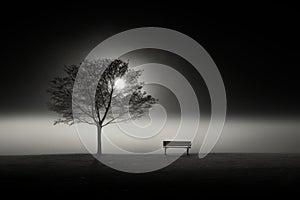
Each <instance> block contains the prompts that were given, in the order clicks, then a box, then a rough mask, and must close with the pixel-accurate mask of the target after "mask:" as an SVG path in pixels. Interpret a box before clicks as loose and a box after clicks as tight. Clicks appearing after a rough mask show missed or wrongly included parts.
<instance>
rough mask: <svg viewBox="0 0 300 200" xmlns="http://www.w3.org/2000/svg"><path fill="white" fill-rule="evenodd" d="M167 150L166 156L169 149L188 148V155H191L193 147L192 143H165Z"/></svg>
mask: <svg viewBox="0 0 300 200" xmlns="http://www.w3.org/2000/svg"><path fill="white" fill-rule="evenodd" d="M163 147H164V148H165V155H167V148H186V154H187V155H189V150H190V148H191V147H192V143H191V142H190V141H163Z"/></svg>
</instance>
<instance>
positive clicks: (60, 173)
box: [0, 154, 300, 198]
mask: <svg viewBox="0 0 300 200" xmlns="http://www.w3.org/2000/svg"><path fill="white" fill-rule="evenodd" d="M93 163H94V158H93V157H92V156H91V155H43V156H0V182H1V189H2V194H3V192H4V193H6V192H8V193H9V194H12V195H15V194H17V195H21V196H27V195H29V196H33V195H36V194H40V192H42V194H43V195H46V196H48V195H53V194H56V195H66V196H69V197H70V196H77V195H83V196H85V197H88V196H90V195H91V194H103V193H106V194H109V195H111V196H114V195H118V194H120V193H130V194H137V193H139V192H144V195H146V196H147V195H158V192H160V193H161V192H163V193H164V194H165V195H172V196H173V195H174V194H176V196H177V195H185V196H186V197H188V198H191V197H192V196H193V195H196V196H198V197H203V195H212V196H215V195H218V196H227V195H230V196H237V197H238V198H242V197H248V196H260V195H267V196H277V195H279V194H280V195H284V196H286V197H287V196H288V195H292V194H293V193H296V192H297V190H298V189H297V188H298V185H299V183H300V155H299V154H209V155H208V156H207V157H205V158H204V159H201V160H200V159H198V157H197V155H192V156H189V157H187V156H186V155H184V156H182V157H181V158H180V159H179V160H177V161H175V162H174V163H173V164H172V165H170V166H168V167H166V168H164V169H162V170H159V171H155V172H150V173H145V174H130V173H124V172H119V171H116V170H113V169H110V168H108V167H106V166H104V165H103V164H100V163H98V164H97V165H96V166H95V165H93ZM158 196H159V195H158Z"/></svg>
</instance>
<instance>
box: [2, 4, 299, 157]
mask: <svg viewBox="0 0 300 200" xmlns="http://www.w3.org/2000/svg"><path fill="white" fill-rule="evenodd" d="M229 7H230V5H229V6H228V8H227V7H224V8H223V7H222V6H221V7H219V8H216V7H209V8H207V9H206V8H205V9H204V8H203V7H201V6H192V5H187V6H178V7H176V6H175V7H173V8H170V7H169V6H168V5H161V6H160V8H157V7H156V6H146V7H139V8H135V7H131V8H130V9H124V8H122V7H113V8H111V9H110V7H107V8H106V9H104V10H103V9H102V10H101V12H100V11H99V10H98V8H97V6H92V7H91V6H88V5H76V4H74V5H61V6H51V5H48V6H44V7H40V8H38V9H34V8H33V7H31V5H26V6H22V5H20V6H18V7H14V8H13V9H12V8H11V7H8V8H7V13H5V12H3V13H1V14H0V15H1V21H0V23H1V24H0V25H1V30H2V31H1V36H2V37H1V38H2V41H1V46H2V50H1V57H2V59H1V60H2V67H1V79H0V91H1V99H0V115H1V119H6V118H7V119H12V118H13V119H14V118H16V119H19V118H20V117H23V118H26V119H27V118H30V117H31V116H45V117H46V118H47V119H48V118H49V119H50V118H51V119H52V118H53V117H55V113H52V112H50V111H49V110H48V109H47V107H46V102H47V99H48V96H47V93H46V89H47V88H48V87H49V82H50V80H51V79H52V78H53V77H55V76H61V75H62V74H63V66H64V65H71V64H79V63H80V62H81V61H82V60H83V59H84V58H85V57H86V56H87V55H88V53H89V52H90V51H91V50H92V49H93V48H95V47H96V46H97V45H98V44H99V43H100V42H102V41H103V40H104V39H106V38H108V37H110V36H112V35H114V34H117V33H119V32H121V31H125V30H128V29H131V28H138V27H147V26H155V27H165V28H169V29H174V30H177V31H179V32H182V33H184V34H186V35H188V36H190V37H192V38H193V39H195V40H196V41H197V42H198V43H199V44H201V45H202V46H203V47H204V48H205V50H206V51H207V52H208V53H209V54H210V56H211V57H212V59H213V60H214V62H215V63H216V65H217V66H218V69H219V71H220V73H221V75H222V78H223V81H224V85H225V88H226V95H227V106H228V109H227V118H228V119H229V120H231V119H235V120H238V121H241V120H242V121H243V120H244V119H246V121H247V119H248V120H249V129H247V128H246V127H247V125H245V123H244V121H243V123H244V124H243V127H245V129H243V130H244V131H245V134H246V135H248V136H249V137H250V135H251V133H248V131H247V130H250V129H251V128H250V127H255V125H253V123H252V122H253V121H255V122H257V121H258V122H260V121H267V122H269V120H271V121H272V120H275V121H276V120H279V121H281V122H282V123H283V125H282V127H287V129H285V130H286V131H282V132H281V133H279V132H278V134H277V135H278V137H275V138H277V140H276V141H280V140H281V141H282V140H283V139H284V138H285V137H286V138H288V140H289V141H290V138H292V137H294V136H291V135H293V134H295V132H297V130H298V127H295V128H291V129H288V126H286V123H287V121H288V120H291V121H292V122H294V121H295V120H296V121H297V119H298V118H299V115H300V104H299V100H300V94H299V92H298V91H299V83H298V68H299V44H300V39H299V30H298V24H299V22H298V19H299V16H298V15H299V14H298V12H297V8H296V7H295V6H293V5H286V4H270V5H253V6H251V5H247V6H240V7H239V9H229ZM112 10H113V12H112ZM204 10H206V11H204ZM112 13H113V14H112ZM124 57H126V58H129V60H132V61H133V62H137V63H143V62H149V61H151V62H159V63H162V64H165V65H170V66H172V67H173V69H176V70H177V71H179V72H180V73H181V74H182V75H183V76H184V77H186V78H187V79H188V80H189V83H190V84H191V86H192V87H193V89H194V90H195V92H196V95H197V98H198V100H199V101H200V104H201V105H200V107H201V111H202V112H203V113H209V112H210V102H209V98H208V97H209V96H208V93H207V89H206V86H205V84H204V83H203V80H202V78H201V76H199V75H197V74H196V73H194V69H193V67H192V66H191V65H190V64H189V63H188V62H187V61H185V60H184V59H182V58H181V57H179V56H177V55H173V54H172V53H170V52H164V51H161V50H154V49H144V50H138V51H135V52H130V53H128V54H127V55H124ZM182 66H184V68H183V67H182ZM153 87H156V88H157V90H160V91H162V92H160V93H158V94H162V93H163V94H165V95H161V96H160V98H161V102H162V104H165V105H168V106H169V111H170V112H169V114H170V113H173V114H176V113H178V105H177V102H176V101H170V100H169V99H170V98H173V97H172V93H170V92H167V89H166V88H163V87H160V88H159V87H158V86H153ZM37 118H38V117H37ZM30 119H31V118H30ZM12 121H13V120H12ZM50 122H52V120H50V121H49V122H48V123H47V124H51V123H50ZM230 122H232V121H230ZM33 124H34V123H33ZM231 124H236V123H233V122H232V123H231ZM271 124H272V123H271ZM6 125H7V123H2V128H0V134H2V137H7V136H6V135H5V131H4V130H7V127H6ZM4 126H5V127H6V129H5V128H4ZM270 126H273V125H270ZM0 127H1V126H0ZM25 127H26V126H25ZM267 127H268V126H267ZM293 127H294V125H293ZM269 128H270V130H272V131H273V129H272V127H269ZM49 129H51V130H52V127H51V128H50V125H49ZM227 130H229V129H227ZM251 130H252V129H251ZM280 130H281V129H280ZM291 130H293V131H292V132H291V133H290V135H289V134H288V133H287V135H286V136H285V135H284V134H286V132H289V131H291ZM12 131H15V132H16V133H18V131H16V130H12ZM272 131H270V132H272ZM6 132H7V131H6ZM8 132H9V131H8ZM241 132H242V131H241ZM266 133H269V132H268V131H266ZM239 134H242V133H239ZM245 134H244V135H243V137H245ZM266 135H268V134H266ZM266 135H260V136H261V137H262V138H268V137H267V136H266ZM57 137H59V136H57ZM237 137H238V136H237ZM255 137H257V136H251V137H250V138H255ZM228 138H233V136H228ZM228 138H227V139H226V138H225V140H226V141H228ZM8 139H9V137H8ZM73 139H74V138H73ZM260 139H261V138H260ZM71 140H72V139H71ZM265 140H267V139H264V140H263V141H265ZM11 141H12V144H14V142H13V141H14V140H13V139H11ZM223 141H224V138H223ZM232 141H236V140H232ZM297 142H298V140H296V141H295V144H297ZM36 143H37V142H36ZM36 143H35V144H36ZM72 144H73V143H72ZM223 144H227V145H228V146H220V147H219V150H220V151H221V150H224V149H225V150H226V149H228V148H227V147H229V146H231V145H233V144H235V145H237V143H234V142H233V143H232V144H229V143H228V142H227V143H226V142H225V143H223ZM289 145H291V144H290V143H289ZM289 145H288V144H287V145H286V147H288V146H289ZM12 146H13V145H12ZM71 146H72V145H71ZM258 146H259V147H260V148H261V149H262V150H263V149H264V148H266V147H264V146H263V143H259V145H258ZM283 146H284V145H283ZM256 147H257V146H256ZM245 148H246V147H245ZM71 149H72V148H71ZM250 149H251V148H250ZM252 149H255V148H254V146H253V148H252ZM225 150H224V151H225ZM235 150H236V151H238V150H241V151H242V150H245V149H242V146H239V148H236V149H235ZM1 151H2V150H1ZM3 151H4V150H3ZM249 151H250V150H249ZM299 151H300V150H299ZM0 153H1V152H0Z"/></svg>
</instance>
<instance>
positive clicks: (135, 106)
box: [47, 59, 157, 128]
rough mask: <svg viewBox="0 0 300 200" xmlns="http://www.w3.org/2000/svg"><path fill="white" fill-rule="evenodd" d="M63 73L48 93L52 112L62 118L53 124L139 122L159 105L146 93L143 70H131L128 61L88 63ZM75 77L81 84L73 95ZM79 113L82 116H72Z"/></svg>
mask: <svg viewBox="0 0 300 200" xmlns="http://www.w3.org/2000/svg"><path fill="white" fill-rule="evenodd" d="M80 66H81V67H80ZM79 70H81V71H80V72H81V73H80V76H81V77H78V74H79V73H78V71H79ZM64 71H65V75H64V76H62V77H56V78H54V79H53V80H52V81H51V85H50V88H49V89H48V90H47V92H48V93H49V94H50V100H49V102H48V106H49V109H50V110H52V111H55V112H56V113H58V114H59V116H60V118H59V119H57V120H56V121H55V123H54V124H57V123H65V124H68V125H72V124H73V123H88V124H93V125H97V126H98V127H101V128H102V127H104V126H106V125H109V124H112V123H119V122H123V121H127V120H130V119H138V118H140V117H142V116H144V115H145V114H147V113H148V112H149V109H150V108H151V107H152V105H153V104H155V103H156V102H157V99H155V98H154V97H152V96H151V95H149V94H147V93H146V92H145V91H143V86H144V83H143V82H139V80H138V78H139V77H140V76H141V74H142V70H136V69H134V68H129V64H128V62H124V61H122V60H120V59H115V60H110V59H100V60H92V61H91V60H85V61H83V62H82V63H81V64H80V65H69V66H65V67H64ZM100 75H101V76H100ZM98 77H99V78H100V79H99V81H96V82H95V80H96V79H97V78H98ZM76 78H81V80H82V81H81V84H80V85H77V86H76V88H75V89H76V91H77V92H75V93H74V92H73V90H74V83H75V80H76ZM97 80H98V79H97ZM120 80H121V81H120ZM119 82H121V83H122V85H121V87H120V86H118V83H119ZM94 89H96V91H94V92H93V90H94ZM93 94H94V95H93ZM77 111H78V113H80V115H79V114H78V113H73V112H77ZM74 116H76V117H74Z"/></svg>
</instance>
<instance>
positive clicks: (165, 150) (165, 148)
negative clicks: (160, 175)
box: [165, 147, 167, 155]
mask: <svg viewBox="0 0 300 200" xmlns="http://www.w3.org/2000/svg"><path fill="white" fill-rule="evenodd" d="M165 155H167V148H166V147H165Z"/></svg>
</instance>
